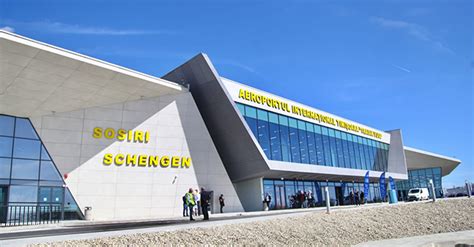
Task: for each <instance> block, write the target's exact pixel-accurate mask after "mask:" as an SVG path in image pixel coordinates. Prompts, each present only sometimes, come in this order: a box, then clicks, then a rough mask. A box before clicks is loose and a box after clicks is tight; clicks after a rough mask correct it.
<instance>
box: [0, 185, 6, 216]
mask: <svg viewBox="0 0 474 247" xmlns="http://www.w3.org/2000/svg"><path fill="white" fill-rule="evenodd" d="M7 191H8V187H0V223H5V221H6V219H7V211H8V208H7V207H8V206H7V205H8V202H7Z"/></svg>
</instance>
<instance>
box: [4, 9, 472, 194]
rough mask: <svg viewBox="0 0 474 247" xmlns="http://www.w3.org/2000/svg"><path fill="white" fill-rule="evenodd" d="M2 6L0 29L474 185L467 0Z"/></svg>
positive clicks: (449, 183)
mask: <svg viewBox="0 0 474 247" xmlns="http://www.w3.org/2000/svg"><path fill="white" fill-rule="evenodd" d="M64 2H65V1H39V0H34V1H21V0H18V1H5V0H0V28H4V29H9V30H12V31H14V32H16V33H18V34H21V35H25V36H28V37H31V38H33V39H37V40H40V41H43V42H46V43H51V44H54V45H57V46H60V47H63V48H66V49H69V50H73V51H76V52H80V53H84V54H87V55H90V56H93V57H96V58H99V59H103V60H106V61H108V62H112V63H115V64H119V65H122V66H125V67H130V68H132V69H135V70H138V71H141V72H145V73H148V74H151V75H155V76H162V75H164V74H165V73H166V72H168V71H170V70H171V69H173V68H174V67H176V66H178V65H180V64H182V63H183V62H185V61H186V60H187V59H189V58H191V57H192V56H194V55H195V54H197V53H199V52H204V53H206V54H208V55H209V57H210V58H211V60H212V62H213V63H214V65H215V67H216V68H217V69H218V71H219V73H220V75H221V76H224V77H228V78H231V79H233V80H236V81H239V82H242V83H245V84H248V85H251V86H254V87H257V88H260V89H263V90H266V91H269V92H272V93H275V94H278V95H281V96H283V97H286V98H289V99H293V100H296V101H299V102H301V103H304V104H307V105H310V106H314V107H316V108H319V109H322V110H325V111H328V112H331V113H334V114H337V115H340V116H342V117H345V118H349V119H351V120H354V121H357V122H360V123H364V124H367V125H369V126H373V127H375V128H377V129H381V130H391V129H397V128H401V129H402V131H403V134H404V142H405V145H407V146H411V147H415V148H419V149H423V150H427V151H431V152H435V153H440V154H443V155H446V156H452V157H456V158H458V159H461V160H462V161H463V163H462V164H461V165H460V166H459V167H458V168H457V169H456V170H455V171H454V172H452V173H451V174H450V175H449V176H447V177H445V178H444V179H443V183H444V184H443V185H444V186H445V187H451V186H452V185H461V184H462V183H464V180H465V179H470V180H471V181H474V165H473V162H474V159H473V153H474V148H473V142H474V141H473V139H474V137H473V128H474V121H473V118H474V117H473V115H474V113H473V111H474V109H473V108H474V102H473V94H474V89H473V71H474V62H473V61H474V59H473V57H474V48H473V30H474V29H473V19H474V18H473V12H474V6H473V2H472V1H459V0H452V1H375V0H374V1H339V2H336V1H281V2H278V1H268V2H264V1H217V0H216V1H128V2H118V1H115V2H114V3H113V4H112V3H111V2H105V1H95V2H87V1H69V2H68V3H67V4H65V3H64Z"/></svg>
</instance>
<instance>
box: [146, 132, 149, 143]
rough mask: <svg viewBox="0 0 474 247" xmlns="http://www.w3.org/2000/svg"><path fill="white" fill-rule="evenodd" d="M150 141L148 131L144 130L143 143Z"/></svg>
mask: <svg viewBox="0 0 474 247" xmlns="http://www.w3.org/2000/svg"><path fill="white" fill-rule="evenodd" d="M149 141H150V132H148V131H146V132H145V143H148V142H149Z"/></svg>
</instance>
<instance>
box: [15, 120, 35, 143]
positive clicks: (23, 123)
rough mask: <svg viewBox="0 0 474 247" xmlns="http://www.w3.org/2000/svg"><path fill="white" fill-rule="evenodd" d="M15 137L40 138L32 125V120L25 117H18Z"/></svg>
mask: <svg viewBox="0 0 474 247" xmlns="http://www.w3.org/2000/svg"><path fill="white" fill-rule="evenodd" d="M15 137H22V138H31V139H38V136H37V135H36V131H35V129H34V128H33V126H32V125H31V123H30V120H28V119H25V118H17V119H16V125H15Z"/></svg>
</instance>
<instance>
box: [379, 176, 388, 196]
mask: <svg viewBox="0 0 474 247" xmlns="http://www.w3.org/2000/svg"><path fill="white" fill-rule="evenodd" d="M386 194H387V187H386V185H385V172H383V173H382V175H380V197H382V201H385V195H386Z"/></svg>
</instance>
